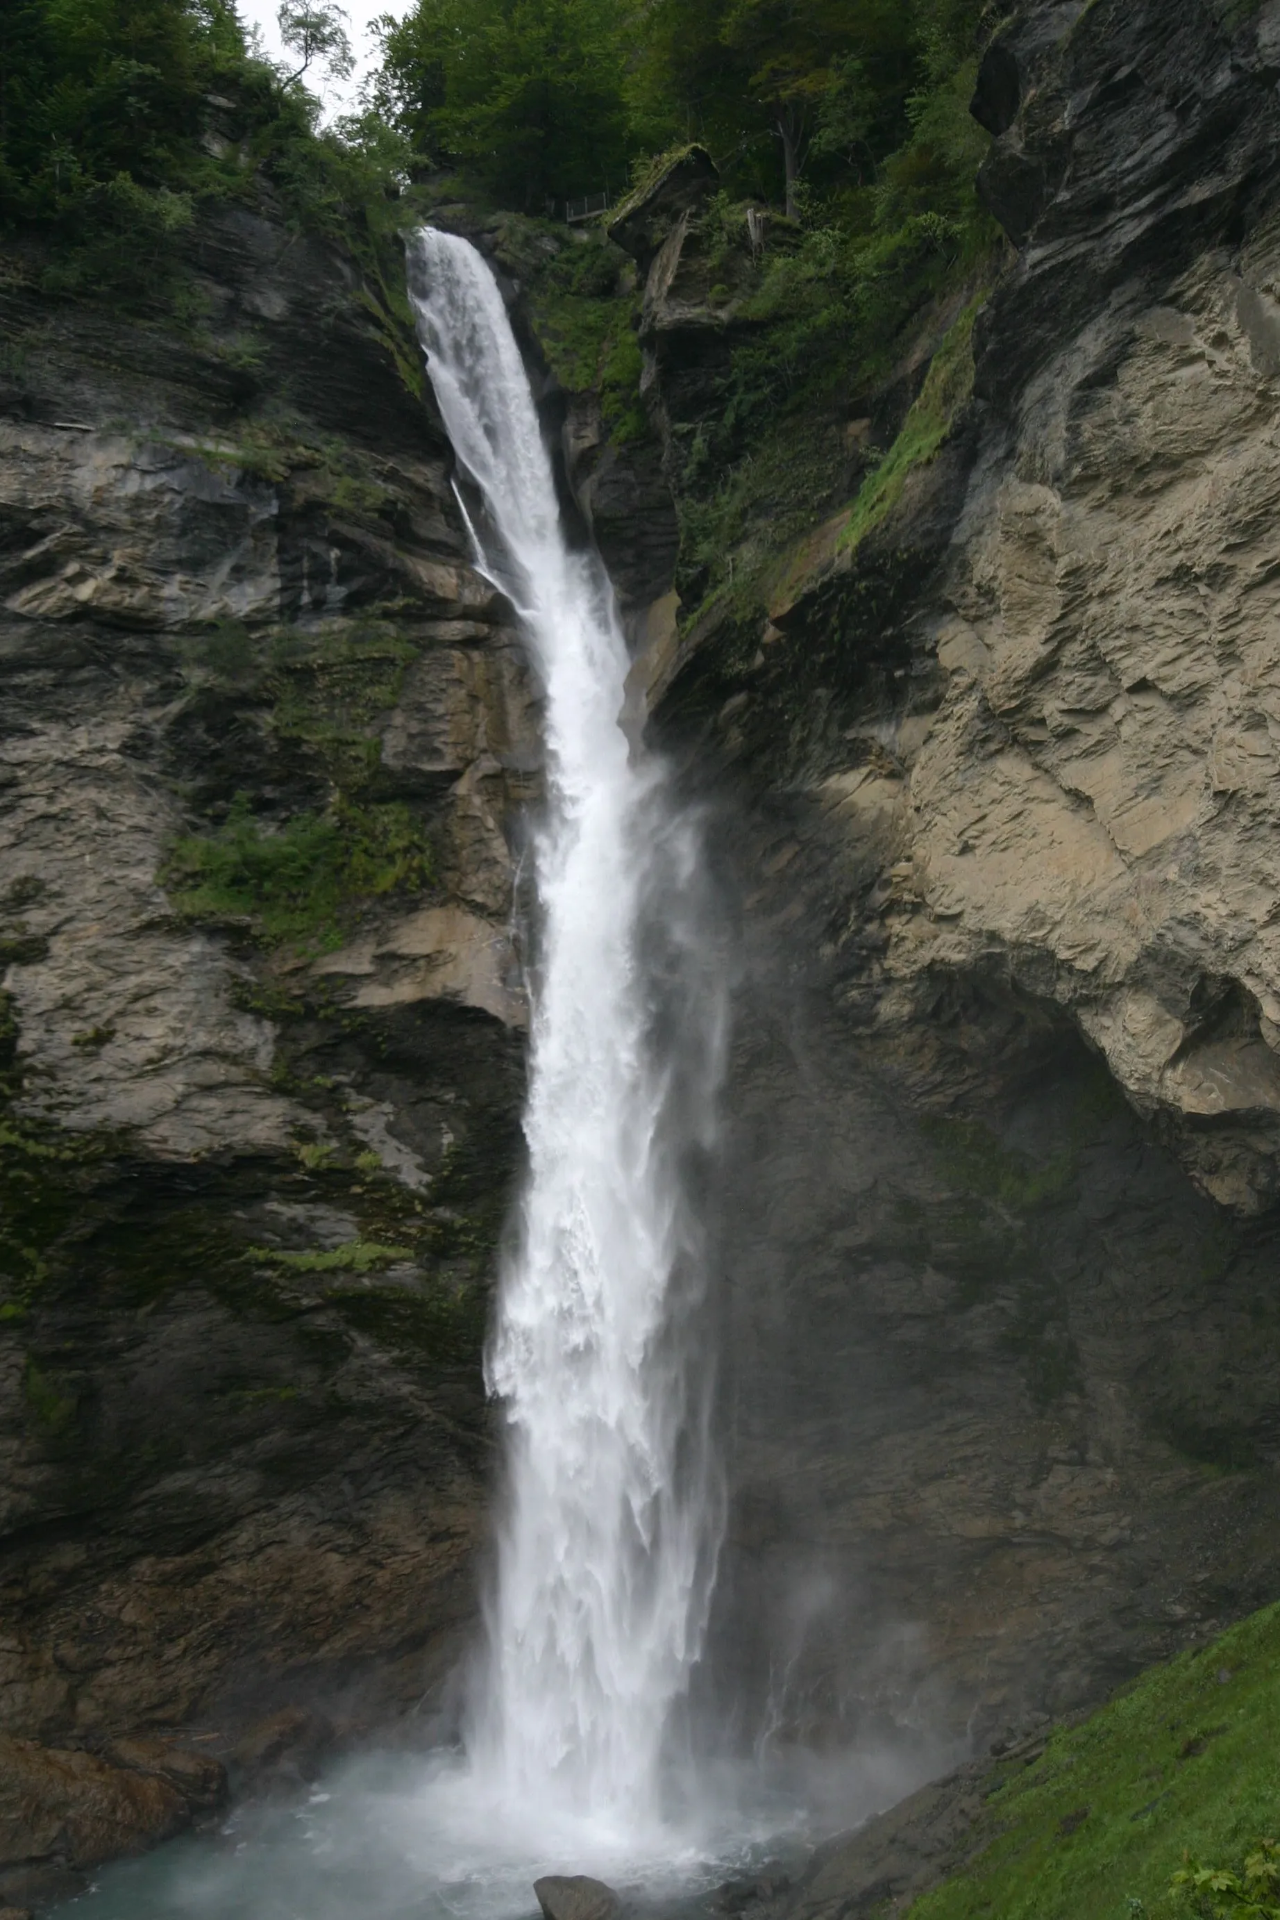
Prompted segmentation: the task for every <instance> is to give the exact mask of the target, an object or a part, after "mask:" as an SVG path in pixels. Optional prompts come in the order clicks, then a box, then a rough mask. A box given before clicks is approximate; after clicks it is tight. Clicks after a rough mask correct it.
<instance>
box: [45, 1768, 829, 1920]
mask: <svg viewBox="0 0 1280 1920" xmlns="http://www.w3.org/2000/svg"><path fill="white" fill-rule="evenodd" d="M692 1797H693V1796H692V1794H691V1793H687V1794H686V1796H685V1798H686V1799H687V1800H688V1799H691V1798H692ZM538 1826H539V1827H540V1828H541V1831H539V1830H538V1829H537V1828H535V1827H534V1826H533V1825H532V1824H528V1823H525V1822H523V1821H522V1820H521V1819H520V1818H519V1817H518V1816H513V1815H512V1812H511V1810H510V1809H507V1810H505V1811H504V1810H501V1809H499V1808H497V1807H493V1806H486V1805H485V1804H484V1803H483V1801H482V1800H480V1799H479V1798H478V1797H477V1795H476V1792H475V1789H474V1785H473V1783H472V1782H471V1780H470V1779H469V1777H468V1775H467V1773H466V1770H465V1768H464V1767H463V1766H462V1764H461V1763H460V1762H459V1761H458V1760H457V1759H456V1758H454V1757H452V1756H447V1757H446V1756H439V1757H436V1758H428V1759H424V1758H422V1757H421V1756H417V1757H410V1756H406V1755H405V1754H403V1753H400V1754H372V1755H366V1756H364V1757H363V1758H361V1759H359V1760H357V1761H349V1762H347V1763H345V1764H343V1765H342V1766H340V1767H337V1768H335V1769H334V1770H333V1771H332V1772H330V1773H329V1774H328V1775H326V1776H325V1778H324V1779H323V1780H322V1781H321V1782H320V1783H319V1784H317V1785H316V1786H315V1787H314V1788H312V1789H311V1790H309V1791H305V1790H304V1791H303V1792H302V1793H300V1795H299V1796H298V1797H297V1798H296V1799H291V1800H276V1801H273V1802H270V1803H267V1804H260V1805H256V1806H254V1805H246V1806H244V1807H241V1808H239V1809H237V1810H236V1811H235V1812H233V1813H232V1814H231V1815H230V1816H228V1817H226V1818H224V1819H223V1820H222V1821H221V1822H220V1823H219V1824H218V1825H217V1826H216V1827H214V1828H211V1829H210V1830H208V1831H205V1832H201V1833H194V1834H188V1835H184V1836H183V1837H182V1838H180V1839H178V1840H175V1841H171V1842H170V1843H169V1844H168V1845H166V1846H164V1847H161V1848H159V1849H157V1850H156V1851H155V1852H154V1853H151V1854H148V1855H145V1856H144V1857H142V1858H140V1859H136V1860H126V1861H119V1862H117V1863H115V1864H114V1865H112V1866H110V1867H106V1868H104V1869H101V1870H100V1871H99V1873H98V1874H97V1875H96V1877H95V1880H94V1883H93V1885H92V1886H91V1888H90V1889H89V1890H88V1891H87V1892H86V1893H85V1894H83V1895H81V1896H80V1897H79V1898H78V1899H75V1900H71V1901H68V1902H65V1903H64V1904H63V1905H62V1906H60V1907H59V1908H57V1909H56V1914H57V1916H58V1920H522V1916H530V1920H531V1917H532V1916H533V1915H535V1914H536V1913H537V1903H536V1901H535V1899H534V1896H533V1882H534V1880H535V1879H537V1878H538V1877H539V1876H540V1875H542V1874H544V1873H580V1872H589V1873H595V1874H597V1875H599V1876H600V1877H601V1878H603V1879H606V1880H608V1881H609V1883H610V1884H611V1885H613V1886H615V1887H618V1888H620V1889H623V1890H627V1891H629V1892H630V1893H631V1894H632V1896H633V1897H636V1898H638V1897H639V1896H640V1895H641V1894H643V1896H644V1902H643V1903H644V1904H645V1905H650V1904H652V1905H654V1906H657V1907H661V1908H664V1909H667V1910H669V1909H670V1907H671V1906H672V1905H675V1906H678V1907H681V1908H684V1907H685V1906H688V1907H689V1908H690V1909H696V1908H697V1907H698V1906H699V1904H700V1901H701V1898H702V1897H704V1896H706V1895H707V1894H709V1893H710V1892H711V1891H712V1890H713V1889H714V1888H715V1887H717V1886H718V1885H720V1884H721V1883H722V1882H723V1881H724V1880H726V1879H729V1878H732V1877H734V1876H736V1875H739V1874H743V1873H748V1872H751V1871H752V1870H758V1869H759V1868H760V1866H762V1865H763V1863H764V1862H765V1860H766V1859H769V1860H774V1859H776V1858H777V1857H778V1855H779V1853H780V1852H781V1853H788V1854H790V1855H791V1856H793V1857H798V1856H799V1853H800V1852H801V1851H802V1850H803V1847H804V1845H805V1841H806V1837H807V1829H806V1822H805V1819H804V1817H803V1815H802V1814H801V1813H800V1812H799V1810H798V1809H797V1808H796V1807H795V1806H794V1805H789V1804H787V1803H786V1802H785V1801H782V1800H779V1799H778V1798H776V1797H774V1796H768V1795H766V1796H762V1797H761V1800H760V1804H759V1805H758V1806H757V1807H756V1809H755V1811H754V1813H753V1814H751V1815H750V1816H746V1815H744V1814H743V1813H742V1812H741V1811H737V1812H735V1813H734V1814H733V1815H725V1816H722V1817H720V1818H717V1817H716V1816H715V1815H713V1814H711V1815H708V1814H703V1815H701V1816H700V1817H699V1818H697V1819H694V1818H690V1819H688V1820H687V1821H685V1822H684V1823H681V1822H680V1821H679V1820H671V1821H669V1822H668V1823H667V1824H665V1825H664V1826H663V1827H661V1828H655V1829H653V1830H652V1831H650V1832H649V1833H647V1834H642V1835H640V1836H639V1837H634V1836H632V1837H629V1838H624V1837H623V1836H621V1835H618V1834H616V1833H611V1832H609V1831H608V1830H607V1829H602V1828H601V1827H600V1826H599V1825H598V1824H594V1823H592V1822H591V1821H589V1820H585V1819H584V1820H583V1821H581V1822H579V1823H566V1824H565V1825H564V1826H563V1827H562V1828H561V1829H560V1830H556V1829H555V1828H554V1827H552V1828H548V1827H547V1825H546V1822H545V1821H541V1822H539V1823H538Z"/></svg>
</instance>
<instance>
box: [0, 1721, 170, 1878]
mask: <svg viewBox="0 0 1280 1920" xmlns="http://www.w3.org/2000/svg"><path fill="white" fill-rule="evenodd" d="M190 1818H191V1808H190V1806H189V1804H188V1802H187V1800H186V1799H185V1798H184V1796H183V1795H182V1794H181V1793H179V1792H178V1790H177V1788H176V1787H174V1786H172V1785H171V1784H170V1783H169V1781H168V1780H164V1779H161V1778H160V1776H159V1775H158V1774H151V1773H135V1772H132V1771H127V1770H126V1769H124V1768H122V1767H114V1766H111V1765H110V1764H109V1763H108V1762H107V1761H106V1760H101V1759H99V1758H98V1757H97V1755H95V1754H91V1753H74V1752H61V1751H58V1750H57V1749H54V1748H51V1747H42V1746H39V1745H38V1744H37V1743H36V1742H35V1741H33V1740H11V1739H8V1738H6V1737H4V1736H0V1869H2V1868H6V1867H31V1866H40V1867H44V1866H52V1867H57V1868H68V1869H72V1870H75V1869H80V1868H84V1867H92V1866H96V1865H97V1864H98V1863H99V1862H100V1861H103V1860H111V1859H115V1858H116V1857H117V1856H118V1855H120V1854H125V1853H138V1852H141V1851H142V1849H143V1848H144V1847H151V1846H155V1845H156V1844H157V1842H159V1841H161V1840H167V1839H168V1838H169V1837H170V1835H171V1834H174V1833H177V1832H178V1831H179V1830H180V1829H181V1828H182V1827H184V1826H186V1825H187V1823H188V1822H189V1820H190Z"/></svg>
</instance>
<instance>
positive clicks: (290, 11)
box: [276, 0, 356, 87]
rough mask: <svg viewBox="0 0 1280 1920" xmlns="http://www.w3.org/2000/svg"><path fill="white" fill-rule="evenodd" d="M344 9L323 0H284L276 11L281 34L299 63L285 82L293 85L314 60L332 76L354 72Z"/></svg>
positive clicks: (347, 76) (346, 76) (341, 77)
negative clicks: (296, 55) (299, 60)
mask: <svg viewBox="0 0 1280 1920" xmlns="http://www.w3.org/2000/svg"><path fill="white" fill-rule="evenodd" d="M346 18H347V15H346V11H345V9H344V8H342V7H338V6H326V5H325V4H324V0H284V4H283V6H281V7H280V8H279V10H278V11H277V13H276V21H277V23H278V25H279V28H280V38H281V40H282V41H283V43H284V45H285V46H286V47H288V49H289V51H290V52H291V53H296V54H298V55H300V57H301V60H302V65H301V66H300V67H299V68H298V70H297V72H296V73H291V74H290V75H289V76H288V79H287V80H286V82H285V85H286V86H290V87H291V86H294V85H296V84H297V82H298V81H299V80H301V78H302V76H303V74H304V73H306V72H307V70H308V69H309V68H310V67H311V66H312V65H314V64H315V63H316V62H317V61H318V62H319V63H320V64H321V65H322V66H324V67H325V68H326V69H327V70H328V72H329V74H330V76H331V77H332V78H333V79H335V80H349V79H350V78H351V75H352V74H353V73H354V72H355V67H356V61H355V55H354V54H353V53H352V51H351V41H350V39H349V38H348V36H347V31H346V27H345V26H344V24H343V22H344V21H345V20H346Z"/></svg>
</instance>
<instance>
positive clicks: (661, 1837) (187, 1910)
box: [68, 230, 776, 1920]
mask: <svg viewBox="0 0 1280 1920" xmlns="http://www.w3.org/2000/svg"><path fill="white" fill-rule="evenodd" d="M409 285H410V293H411V297H412V300H413V304H414V307H415V310H416V313H417V316H418V324H419V331H420V335H421V338H422V342H423V346H424V348H425V350H426V353H427V358H428V371H429V374H430V378H431V381H432V385H433V387H434V389H435V393H436V396H437V399H438V402H439V405H440V409H441V412H442V414H443V417H444V420H445V424H446V426H447V428H448V431H449V435H450V438H451V440H452V442H453V446H454V448H455V451H456V453H457V457H458V462H459V466H460V469H461V472H462V474H463V475H464V476H465V479H464V493H465V505H464V511H466V512H467V513H468V519H469V522H470V524H471V525H472V528H473V537H474V540H475V543H476V555H475V558H476V561H477V564H478V565H480V566H481V567H482V568H483V569H484V570H485V571H486V572H487V573H488V574H489V575H490V576H491V577H492V578H493V579H494V580H495V581H498V582H500V583H501V584H502V586H503V588H504V590H505V591H506V592H507V594H508V595H509V597H510V598H511V600H512V601H513V603H514V604H515V606H516V608H517V610H518V613H519V617H520V620H521V623H522V626H523V628H524V631H525V634H526V637H527V641H528V645H529V648H530V653H531V658H532V663H533V666H534V669H535V672H536V676H537V678H538V681H539V683H540V686H541V689H542V693H543V696H544V735H545V746H546V757H547V796H546V803H545V807H544V809H543V812H542V817H541V819H540V822H539V824H538V826H537V828H536V831H535V835H534V841H533V864H534V869H535V874H536V896H537V906H536V912H535V914H534V916H533V917H534V921H535V924H534V926H533V927H532V929H531V932H530V941H529V945H530V956H531V957H530V987H531V1002H532V1043H531V1052H530V1082H529V1093H528V1101H527V1110H526V1115H525V1135H526V1141H527V1150H528V1170H527V1176H526V1179H525V1184H524V1191H523V1197H522V1201H521V1205H520V1209H519V1217H518V1221H517V1223H516V1231H515V1232H514V1233H513V1250H512V1252H511V1253H510V1255H509V1257H508V1259H507V1261H506V1265H505V1270H504V1272H503V1274H502V1276H501V1284H500V1289H499V1300H498V1308H497V1315H496V1323H495V1327H494V1331H493V1334H492V1337H491V1341H490V1346H489V1351H488V1355H487V1363H486V1364H487V1377H488V1384H489V1387H490V1390H491V1392H492V1394H493V1395H494V1396H495V1397H496V1399H497V1401H498V1402H499V1404H500V1407H501V1412H502V1416H503V1420H504V1425H505V1440H506V1474H505V1484H504V1486H503V1489H502V1491H501V1496H500V1507H499V1512H498V1515H497V1520H496V1529H497V1533H496V1540H497V1552H496V1570H495V1576H494V1581H493V1587H492V1592H491V1593H490V1594H489V1596H488V1598H487V1605H486V1625H487V1639H486V1646H485V1650H484V1653H483V1656H482V1657H481V1658H480V1659H479V1660H478V1661H477V1662H476V1666H475V1671H474V1675H473V1680H472V1685H471V1695H470V1703H469V1710H468V1714H467V1725H466V1728H465V1742H464V1750H463V1751H462V1752H461V1753H451V1754H443V1753H442V1754H439V1755H436V1756H429V1757H427V1758H423V1757H422V1756H417V1757H412V1756H405V1755H400V1756H383V1757H379V1756H377V1755H368V1756H365V1757H364V1758H363V1759H362V1760H358V1761H355V1762H352V1763H348V1764H347V1765H346V1766H344V1767H340V1768H338V1769H335V1771H334V1773H333V1774H332V1776H331V1777H330V1778H328V1779H326V1781H325V1782H324V1783H323V1784H322V1786H321V1787H320V1788H319V1789H317V1790H316V1791H315V1792H313V1793H312V1794H311V1795H310V1797H309V1798H307V1799H306V1800H305V1801H304V1802H302V1803H298V1804H295V1805H292V1806H277V1807H274V1808H272V1807H268V1808H265V1809H256V1810H255V1809H253V1808H252V1807H250V1808H245V1809H242V1810H241V1811H240V1812H238V1813H237V1814H236V1815H234V1816H233V1817H232V1819H231V1820H230V1821H229V1822H227V1823H226V1825H225V1826H224V1827H223V1829H222V1831H221V1833H220V1834H218V1835H216V1836H208V1837H199V1838H193V1839H191V1840H188V1841H186V1842H182V1843H177V1844H175V1845H174V1846H171V1847H169V1848H165V1849H162V1850H161V1852H160V1853H159V1854H157V1855H156V1856H154V1857H152V1858H151V1859H149V1860H143V1861H140V1862H136V1863H129V1864H127V1865H120V1866H117V1867H113V1868H111V1869H108V1870H106V1871H105V1872H104V1873H103V1874H102V1876H101V1879H100V1883H99V1885H98V1887H97V1888H96V1889H95V1890H94V1891H93V1892H91V1893H90V1894H89V1895H88V1896H87V1897H85V1898H84V1899H83V1900H81V1901H78V1902H76V1903H73V1906H72V1908H70V1909H68V1912H69V1913H70V1912H74V1913H75V1914H76V1915H77V1916H79V1917H80V1920H84V1916H87V1915H91V1916H93V1920H125V1916H128V1920H147V1917H148V1916H155V1920H159V1916H161V1915H165V1916H173V1915H181V1914H191V1915H200V1916H204V1917H205V1920H233V1917H234V1920H296V1916H302V1915H305V1916H306V1920H328V1916H330V1915H332V1916H333V1920H338V1916H341V1917H342V1920H356V1917H357V1916H358V1917H359V1920H374V1916H377V1920H408V1917H409V1916H419V1915H440V1916H443V1915H445V1914H451V1915H468V1916H474V1917H475V1920H485V1917H486V1916H491V1915H492V1916H498V1915H504V1914H518V1913H523V1912H528V1911H529V1908H530V1906H531V1904H532V1900H531V1883H532V1881H533V1879H534V1877H535V1876H536V1875H537V1874H538V1873H540V1872H545V1871H569V1872H573V1871H582V1870H588V1871H590V1870H595V1871H600V1872H606V1873H609V1874H611V1875H613V1876H615V1877H622V1878H627V1877H640V1878H643V1879H644V1880H645V1882H646V1883H647V1884H648V1885H649V1887H650V1888H651V1889H654V1890H656V1889H657V1887H658V1885H659V1883H660V1882H662V1881H663V1880H664V1879H665V1880H666V1881H667V1882H668V1883H670V1879H671V1875H672V1874H675V1875H676V1877H677V1879H678V1880H679V1881H680V1883H681V1884H682V1885H683V1886H684V1887H686V1889H687V1888H689V1887H691V1886H693V1885H695V1884H697V1883H698V1882H699V1881H700V1880H702V1881H706V1880H707V1878H708V1876H709V1877H710V1879H711V1880H714V1879H715V1878H716V1877H723V1872H724V1870H725V1866H726V1864H727V1863H728V1862H729V1861H731V1860H733V1859H736V1858H746V1857H748V1856H749V1855H750V1853H751V1850H752V1846H753V1844H754V1843H753V1841H752V1838H751V1833H750V1827H751V1825H752V1823H751V1822H745V1823H744V1821H743V1819H742V1817H741V1814H740V1812H734V1813H733V1814H732V1815H731V1816H730V1818H729V1820H728V1822H727V1824H726V1822H725V1820H724V1819H723V1818H719V1819H718V1818H717V1817H716V1816H715V1815H714V1813H713V1811H712V1809H711V1804H710V1803H711V1802H712V1801H713V1800H714V1798H715V1796H714V1795H708V1794H705V1793H703V1794H694V1793H691V1791H690V1785H689V1782H690V1776H689V1774H688V1772H687V1771H686V1773H685V1774H684V1775H683V1776H681V1774H680V1771H679V1766H678V1759H679V1756H678V1754H677V1753H676V1752H675V1751H674V1749H673V1740H672V1735H673V1730H674V1727H675V1722H676V1720H677V1719H678V1717H679V1715H678V1709H679V1706H680V1703H681V1701H682V1699H683V1697H684V1696H685V1694H686V1691H687V1687H688V1683H689V1678H690V1673H691V1670H692V1668H693V1666H694V1664H695V1663H696V1661H697V1659H698V1657H699V1653H700V1650H701V1647H702V1641H703V1636H704V1632H705V1628H706V1622H707V1614H708V1607H709V1603H710V1597H711V1591H712V1586H713V1582H714V1578H715V1567H716V1558H717V1551H718V1546H719V1536H720V1526H721V1497H720V1487H719V1481H718V1477H717V1474H716V1470H715V1465H714V1461H713V1458H712V1453H711V1449H710V1446H709V1440H708V1430H709V1399H710V1385H711V1369H710V1367H709V1365H708V1363H707V1359H706V1343H705V1341H704V1340H701V1339H699V1338H697V1337H696V1329H697V1327H698V1314H699V1308H700V1304H701V1299H702V1293H703V1268H704V1265H705V1262H704V1259H703V1254H702V1248H701V1245H700V1241H699V1228H698V1209H697V1206H696V1204H695V1203H694V1200H693V1198H692V1197H691V1185H690V1183H691V1181H696V1179H697V1177H698V1169H699V1165H700V1162H704V1161H705V1156H706V1155H707V1153H708V1151H709V1149H710V1147H711V1145H712V1141H713V1119H714V1100H715V1092H716V1086H717V1081H718V1076H719V1070H720V1063H721V1055H722V1052H723V1042H724V1005H723V986H722V974H721V968H720V966H719V964H718V962H717V959H716V956H715V954H714V953H713V951H712V950H711V947H710V944H709V942H708V939H707V933H706V925H705V894H706V887H705V883H704V881H703V879H702V875H701V870H700V862H699V846H698V833H697V831H696V825H695V823H694V822H692V821H691V820H690V819H689V818H687V817H684V816H682V814H681V812H680V810H679V809H678V808H677V807H675V806H674V805H673V803H672V800H671V797H670V794H669V791H668V783H667V779H666V776H665V773H664V770H663V767H662V765H661V764H660V763H659V762H658V761H657V760H656V759H654V758H653V757H651V756H649V755H647V754H646V753H645V752H644V751H643V750H642V749H641V748H640V747H639V746H638V745H637V744H636V743H635V742H634V741H629V740H628V738H627V735H626V733H625V732H624V730H623V727H622V725H621V722H620V716H621V714H622V709H623V704H624V692H625V685H624V683H625V680H626V676H627V672H628V666H629V661H628V655H627V648H626V645H625V642H624V638H623V634H622V631H621V627H620V625H619V621H618V617H617V613H616V610H615V607H614V602H613V597H612V593H611V590H610V587H609V583H608V580H607V578H606V576H605V573H604V570H603V568H602V566H601V564H600V562H599V560H598V559H597V557H596V556H595V555H594V554H593V553H591V552H589V551H585V550H574V548H573V547H571V545H570V543H569V542H568V540H567V539H566V536H565V531H564V528H563V526H562V521H561V515H560V511H559V508H558V504H557V498H556V490H555V485H554V480H553V472H552V466H551V461H550V459H549V456H548V453H547V449H546V446H545V445H544V441H543V436H542V431H541V427H540V423H539V420H538V416H537V411H536V407H535V404H534V399H533V395H532V393H531V391H530V386H529V381H528V378H527V375H526V372H525V368H524V365H523V362H522V360H521V355H520V352H519V348H518V346H517V343H516V341H515V338H514V336H513V334H512V330H511V326H510V323H509V321H508V318H507V313H506V310H505V307H504V305H503V301H502V297H501V294H500V292H499V289H498V286H497V284H496V282H495V280H494V277H493V275H492V273H491V272H490V270H489V268H488V266H487V265H486V263H485V262H484V260H483V259H482V257H481V256H480V254H479V253H477V252H476V250H475V249H474V248H473V247H471V246H470V245H469V244H468V243H467V242H466V241H464V240H461V239H457V238H454V237H452V236H450V235H446V234H442V233H437V232H434V231H430V230H425V231H423V232H421V233H419V234H418V235H417V236H416V237H415V238H414V240H413V241H412V242H411V244H410V247H409ZM460 497H462V496H460ZM774 1824H776V1822H775V1821H774V1820H773V1819H772V1818H770V1817H767V1816H766V1818H765V1820H764V1825H763V1828H762V1831H764V1832H767V1831H769V1830H770V1829H771V1828H772V1826H773V1825H774Z"/></svg>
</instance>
